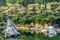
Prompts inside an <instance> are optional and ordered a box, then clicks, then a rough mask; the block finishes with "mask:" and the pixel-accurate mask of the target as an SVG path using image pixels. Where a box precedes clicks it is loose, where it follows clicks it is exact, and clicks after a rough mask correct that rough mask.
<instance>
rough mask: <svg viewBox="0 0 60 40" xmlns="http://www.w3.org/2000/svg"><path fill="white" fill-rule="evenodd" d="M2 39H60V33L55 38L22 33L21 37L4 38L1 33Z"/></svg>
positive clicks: (0, 37) (0, 39)
mask: <svg viewBox="0 0 60 40" xmlns="http://www.w3.org/2000/svg"><path fill="white" fill-rule="evenodd" d="M0 40H60V35H57V36H55V37H53V38H49V37H46V36H44V35H39V34H21V35H20V36H19V37H16V38H4V37H3V36H2V35H1V34H0Z"/></svg>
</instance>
